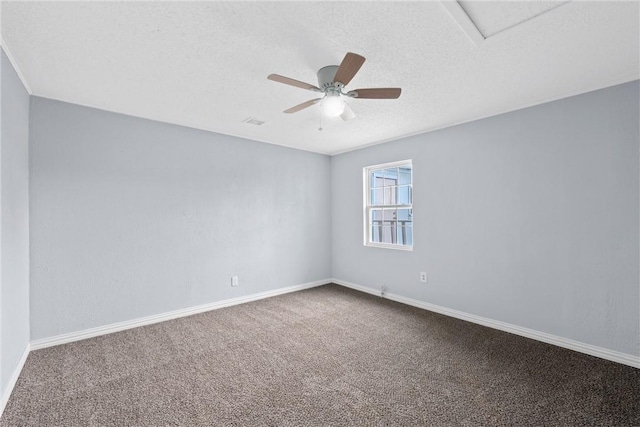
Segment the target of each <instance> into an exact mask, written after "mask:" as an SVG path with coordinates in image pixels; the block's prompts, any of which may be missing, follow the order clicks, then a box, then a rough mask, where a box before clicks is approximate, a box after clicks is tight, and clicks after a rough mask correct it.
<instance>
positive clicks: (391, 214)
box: [382, 209, 396, 226]
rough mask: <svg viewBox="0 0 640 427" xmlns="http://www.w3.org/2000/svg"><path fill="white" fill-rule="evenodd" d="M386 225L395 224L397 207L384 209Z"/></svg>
mask: <svg viewBox="0 0 640 427" xmlns="http://www.w3.org/2000/svg"><path fill="white" fill-rule="evenodd" d="M382 215H383V220H384V225H389V226H391V225H395V224H394V223H395V220H396V210H395V209H385V210H384V211H382Z"/></svg>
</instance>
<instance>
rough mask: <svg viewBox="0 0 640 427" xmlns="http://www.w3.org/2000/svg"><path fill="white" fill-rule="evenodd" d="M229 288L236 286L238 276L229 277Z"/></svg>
mask: <svg viewBox="0 0 640 427" xmlns="http://www.w3.org/2000/svg"><path fill="white" fill-rule="evenodd" d="M231 286H238V276H231Z"/></svg>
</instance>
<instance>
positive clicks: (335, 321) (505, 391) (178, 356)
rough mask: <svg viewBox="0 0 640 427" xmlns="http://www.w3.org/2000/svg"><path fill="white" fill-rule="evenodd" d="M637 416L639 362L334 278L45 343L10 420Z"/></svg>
mask: <svg viewBox="0 0 640 427" xmlns="http://www.w3.org/2000/svg"><path fill="white" fill-rule="evenodd" d="M106 425H108V426H125V425H126V426H129V425H135V426H165V425H181V426H199V425H203V426H210V425H216V426H217V425H237V426H251V425H277V426H309V425H348V426H352V425H366V426H375V425H400V426H411V425H432V426H446V425H456V426H457V425H474V426H475V425H536V426H539V425H616V426H618V425H640V370H638V369H634V368H631V367H627V366H623V365H620V364H616V363H613V362H607V361H604V360H601V359H597V358H595V357H591V356H587V355H583V354H580V353H576V352H573V351H570V350H565V349H561V348H558V347H554V346H551V345H547V344H543V343H540V342H536V341H533V340H529V339H526V338H521V337H518V336H515V335H511V334H508V333H504V332H500V331H495V330H492V329H489V328H485V327H482V326H478V325H474V324H471V323H467V322H464V321H461V320H457V319H453V318H448V317H446V316H442V315H438V314H434V313H430V312H427V311H422V310H419V309H416V308H412V307H408V306H404V305H401V304H398V303H394V302H392V301H388V300H384V299H381V298H378V297H374V296H370V295H367V294H362V293H359V292H356V291H352V290H349V289H346V288H342V287H339V286H336V285H327V286H322V287H319V288H314V289H310V290H306V291H302V292H296V293H292V294H287V295H282V296H278V297H274V298H269V299H265V300H261V301H256V302H252V303H248V304H244V305H239V306H235V307H229V308H225V309H221V310H216V311H212V312H208V313H204V314H200V315H195V316H191V317H187V318H182V319H177V320H173V321H169V322H164V323H160V324H156V325H151V326H145V327H142V328H137V329H131V330H128V331H123V332H119V333H115V334H111V335H107V336H102V337H97V338H92V339H88V340H84V341H79V342H76V343H71V344H66V345H62V346H58V347H53V348H48V349H43V350H38V351H34V352H32V353H31V354H30V355H29V358H28V360H27V362H26V365H25V367H24V370H23V371H22V375H21V376H20V378H19V380H18V383H17V384H16V387H15V389H14V392H13V395H12V396H11V399H10V400H9V403H8V405H7V407H6V410H5V413H4V415H3V417H2V419H1V420H0V426H2V427H8V426H106Z"/></svg>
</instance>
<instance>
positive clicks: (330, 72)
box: [267, 52, 402, 120]
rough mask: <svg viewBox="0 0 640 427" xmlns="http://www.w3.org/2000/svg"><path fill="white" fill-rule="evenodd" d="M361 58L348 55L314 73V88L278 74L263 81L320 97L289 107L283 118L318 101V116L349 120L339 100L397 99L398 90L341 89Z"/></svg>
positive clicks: (350, 116) (351, 115)
mask: <svg viewBox="0 0 640 427" xmlns="http://www.w3.org/2000/svg"><path fill="white" fill-rule="evenodd" d="M364 61H365V58H364V56H361V55H358V54H356V53H352V52H349V53H347V54H346V55H345V57H344V59H343V60H342V63H340V66H338V65H328V66H326V67H322V68H321V69H320V70H318V74H317V76H318V86H314V85H312V84H309V83H305V82H301V81H299V80H295V79H291V78H289V77H284V76H281V75H279V74H270V75H269V76H268V77H267V78H268V79H269V80H273V81H275V82H278V83H284V84H288V85H290V86H295V87H299V88H301V89H307V90H311V91H313V92H320V93H323V94H324V97H323V98H316V99H312V100H309V101H307V102H303V103H302V104H298V105H296V106H294V107H291V108H289V109H287V110H285V111H284V112H285V113H287V114H292V113H296V112H298V111H300V110H303V109H305V108H307V107H310V106H312V105H314V104H317V103H318V102H320V101H322V103H321V109H322V113H323V114H324V115H325V116H327V117H338V116H340V117H341V118H342V119H343V120H351V119H353V118H354V117H355V114H354V112H353V110H352V109H351V107H349V105H348V104H347V103H346V102H345V101H344V98H343V97H348V98H360V99H396V98H398V97H399V96H400V93H401V92H402V89H400V88H374V89H356V90H351V91H348V92H345V91H343V88H344V87H345V86H346V85H348V84H349V82H351V80H352V79H353V77H354V76H355V75H356V73H357V72H358V71H359V70H360V67H362V64H364Z"/></svg>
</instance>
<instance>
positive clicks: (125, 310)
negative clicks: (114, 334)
mask: <svg viewBox="0 0 640 427" xmlns="http://www.w3.org/2000/svg"><path fill="white" fill-rule="evenodd" d="M31 99H32V101H31V136H30V143H31V146H30V149H31V171H30V173H31V187H30V188H31V193H30V201H31V312H32V314H33V315H32V318H31V331H32V335H31V338H32V339H39V338H44V337H51V336H55V335H58V334H63V333H68V332H73V331H78V330H83V329H86V328H91V327H96V326H100V325H105V324H110V323H114V322H119V321H125V320H130V319H135V318H139V317H142V316H148V315H152V314H158V313H163V312H166V311H169V310H175V309H180V308H185V307H191V306H195V305H199V304H205V303H208V302H213V301H218V300H223V299H227V298H232V297H237V296H242V295H247V294H253V293H257V292H262V291H268V290H273V289H277V288H282V287H286V286H291V285H297V284H302V283H306V282H310V281H315V280H321V279H326V278H329V277H331V211H330V194H329V191H330V182H331V177H330V173H331V159H330V158H329V157H327V156H324V155H319V154H313V153H309V152H304V151H299V150H293V149H288V148H284V147H280V146H276V145H269V144H264V143H259V142H252V141H248V140H243V139H240V138H234V137H230V136H224V135H219V134H214V133H211V132H204V131H199V130H194V129H189V128H184V127H179V126H174V125H170V124H165V123H160V122H154V121H149V120H143V119H139V118H134V117H130V116H125V115H120V114H114V113H109V112H105V111H100V110H95V109H91V108H85V107H81V106H77V105H72V104H67V103H62V102H57V101H52V100H48V99H43V98H38V97H32V98H31ZM265 126H268V124H267V125H265ZM232 275H238V276H239V282H240V284H239V286H238V287H233V288H232V287H231V286H230V278H231V276H232Z"/></svg>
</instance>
